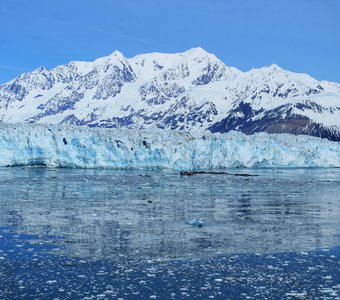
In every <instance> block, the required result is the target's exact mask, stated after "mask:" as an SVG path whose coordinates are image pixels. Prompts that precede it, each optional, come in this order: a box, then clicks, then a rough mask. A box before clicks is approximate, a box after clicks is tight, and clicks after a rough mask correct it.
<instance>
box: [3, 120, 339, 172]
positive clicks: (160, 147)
mask: <svg viewBox="0 0 340 300" xmlns="http://www.w3.org/2000/svg"><path fill="white" fill-rule="evenodd" d="M0 147H1V156H0V166H17V165H23V166H34V165H43V166H49V167H79V168H119V169H139V168H168V169H175V170H199V169H218V168H233V167H248V168H254V167H340V143H338V142H331V141H328V140H326V139H320V138H315V137H308V136H294V135H288V134H267V133H257V134H254V135H245V134H242V133H240V132H229V133H224V134H220V133H216V134H211V133H205V134H204V135H203V136H202V135H200V134H198V133H196V134H189V133H186V132H178V131H169V130H158V131H156V132H149V131H143V130H128V129H107V128H85V127H80V126H62V125H30V124H3V123H2V124H1V125H0Z"/></svg>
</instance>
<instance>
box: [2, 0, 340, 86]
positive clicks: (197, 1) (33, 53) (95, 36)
mask: <svg viewBox="0 0 340 300" xmlns="http://www.w3.org/2000/svg"><path fill="white" fill-rule="evenodd" d="M339 16H340V1H339V0H50V1H47V0H0V84H1V83H5V82H7V81H9V80H11V79H13V78H14V77H16V76H18V75H20V74H21V73H23V72H29V71H32V70H34V69H36V68H38V67H40V66H45V67H48V68H53V67H56V66H58V65H61V64H65V63H68V62H69V61H72V60H87V61H91V60H94V59H96V58H98V57H102V56H105V55H109V54H110V53H112V52H113V51H114V50H119V51H121V52H122V53H123V54H124V55H125V56H126V57H133V56H135V55H137V54H141V53H146V52H167V53H172V52H183V51H185V50H188V49H190V48H193V47H198V46H199V47H202V48H204V49H205V50H206V51H208V52H211V53H214V54H215V55H216V56H217V57H218V58H220V59H221V60H222V61H223V62H225V63H226V64H227V65H229V66H234V67H236V68H238V69H240V70H242V71H248V70H250V69H251V68H254V67H262V66H268V65H271V64H273V63H275V64H277V65H279V66H280V67H282V68H284V69H288V70H291V71H294V72H302V73H308V74H310V75H311V76H313V77H315V78H317V79H319V80H329V81H335V82H340V17H339Z"/></svg>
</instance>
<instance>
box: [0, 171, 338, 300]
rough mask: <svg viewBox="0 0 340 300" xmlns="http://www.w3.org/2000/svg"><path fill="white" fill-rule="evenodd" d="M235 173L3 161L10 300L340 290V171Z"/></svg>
mask: <svg viewBox="0 0 340 300" xmlns="http://www.w3.org/2000/svg"><path fill="white" fill-rule="evenodd" d="M227 172H228V173H229V175H227V174H194V175H192V176H181V175H180V174H179V173H178V172H175V171H169V170H159V171H145V170H134V171H126V170H125V171H117V170H98V169H96V170H95V169H93V170H84V169H83V170H82V169H50V168H34V167H31V168H20V167H15V168H0V299H119V298H121V299H264V298H284V299H297V298H300V299H315V298H320V299H339V297H340V271H339V270H340V169H331V168H328V169H262V170H261V169H247V170H242V169H237V170H235V169H234V170H233V169H231V170H227ZM244 173H247V174H248V175H257V176H234V175H233V174H244ZM195 221H199V222H200V223H201V224H202V225H203V226H195V224H197V223H195Z"/></svg>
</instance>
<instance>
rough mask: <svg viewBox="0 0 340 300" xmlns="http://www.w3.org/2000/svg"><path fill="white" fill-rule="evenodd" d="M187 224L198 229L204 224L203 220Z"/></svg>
mask: <svg viewBox="0 0 340 300" xmlns="http://www.w3.org/2000/svg"><path fill="white" fill-rule="evenodd" d="M187 224H189V225H192V226H195V227H198V228H202V227H203V222H202V221H201V220H197V219H192V220H191V221H188V222H187Z"/></svg>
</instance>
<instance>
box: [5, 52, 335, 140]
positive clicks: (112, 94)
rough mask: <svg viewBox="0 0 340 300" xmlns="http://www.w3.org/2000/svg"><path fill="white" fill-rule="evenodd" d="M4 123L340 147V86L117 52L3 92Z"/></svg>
mask: <svg viewBox="0 0 340 300" xmlns="http://www.w3.org/2000/svg"><path fill="white" fill-rule="evenodd" d="M0 121H2V122H5V123H16V122H29V123H45V124H70V125H86V126H90V127H109V128H133V129H157V128H160V129H171V130H184V131H190V132H194V131H204V130H209V131H211V132H228V131H231V130H237V131H241V132H244V133H246V134H252V133H255V132H262V131H264V132H269V133H291V134H306V135H313V136H319V137H325V138H328V139H330V140H335V141H340V84H338V83H331V82H326V81H317V80H315V79H314V78H312V77H310V76H308V75H306V74H297V73H293V72H289V71H286V70H283V69H281V68H280V67H278V66H277V65H271V66H269V67H264V68H260V69H252V70H250V71H248V72H241V71H239V70H237V69H235V68H233V67H228V66H227V65H225V64H224V63H223V62H222V61H220V60H219V59H218V58H217V57H216V56H215V55H213V54H210V53H208V52H206V51H204V50H203V49H202V48H193V49H190V50H188V51H186V52H183V53H175V54H164V53H149V54H142V55H138V56H136V57H133V58H125V57H124V56H123V54H122V53H120V52H118V51H115V52H113V53H112V54H111V55H109V56H106V57H102V58H99V59H97V60H95V61H93V62H70V63H68V64H66V65H62V66H59V67H56V68H54V69H52V70H49V69H47V68H44V67H42V68H39V69H37V70H35V71H33V72H30V73H25V74H22V75H21V76H19V77H17V78H15V79H13V80H12V81H10V82H8V83H6V84H3V85H0Z"/></svg>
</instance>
